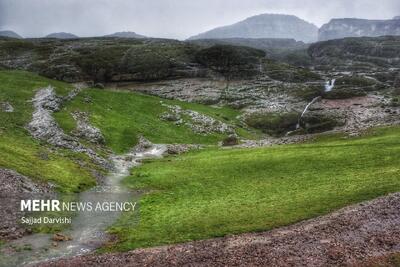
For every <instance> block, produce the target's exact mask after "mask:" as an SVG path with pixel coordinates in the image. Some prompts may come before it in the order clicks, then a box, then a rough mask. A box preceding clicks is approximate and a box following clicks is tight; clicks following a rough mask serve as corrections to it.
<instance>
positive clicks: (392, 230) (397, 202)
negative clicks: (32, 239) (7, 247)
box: [37, 193, 400, 267]
mask: <svg viewBox="0 0 400 267" xmlns="http://www.w3.org/2000/svg"><path fill="white" fill-rule="evenodd" d="M396 252H400V193H396V194H392V195H388V196H385V197H381V198H378V199H375V200H372V201H368V202H364V203H361V204H357V205H353V206H350V207H346V208H344V209H341V210H339V211H337V212H334V213H332V214H329V215H326V216H322V217H319V218H315V219H311V220H307V221H304V222H301V223H297V224H294V225H291V226H288V227H283V228H280V229H276V230H272V231H268V232H263V233H248V234H242V235H237V236H228V237H225V238H217V239H211V240H204V241H196V242H191V243H185V244H179V245H171V246H163V247H157V248H148V249H137V250H133V251H130V252H126V253H113V254H103V255H94V254H92V255H85V256H78V257H74V258H70V259H62V260H57V261H51V262H46V263H42V264H39V265H37V266H41V267H47V266H60V267H61V266H347V265H357V263H359V262H364V261H366V260H368V259H370V258H374V257H378V256H385V255H388V254H390V253H396Z"/></svg>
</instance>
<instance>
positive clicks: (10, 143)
mask: <svg viewBox="0 0 400 267" xmlns="http://www.w3.org/2000/svg"><path fill="white" fill-rule="evenodd" d="M49 84H51V85H53V86H54V87H55V88H56V91H57V93H58V94H60V95H63V94H66V93H67V92H68V91H69V90H70V89H71V87H70V86H69V85H67V84H65V83H61V82H57V81H53V80H49V79H45V78H42V77H40V76H37V75H34V74H31V73H27V72H22V71H0V102H3V101H8V102H9V103H11V105H12V106H13V107H14V109H15V112H13V113H5V112H0V167H1V168H9V169H13V170H16V171H17V172H19V173H21V174H23V175H26V176H29V177H31V178H33V179H36V180H41V181H52V182H54V183H55V184H56V185H58V186H59V189H60V191H65V192H70V191H79V190H81V189H82V188H87V187H88V186H92V185H94V182H95V181H94V179H93V177H92V176H91V175H90V173H89V171H88V170H86V169H83V168H81V167H79V165H78V164H76V163H75V161H76V160H77V159H78V158H79V159H80V160H86V158H85V157H84V156H82V155H78V154H73V153H70V152H68V151H64V150H59V151H58V152H57V153H54V152H52V151H51V150H50V149H49V147H48V146H46V145H44V144H40V143H39V142H37V141H35V140H33V139H32V138H31V137H30V136H29V133H28V132H27V131H26V130H25V128H24V127H25V126H26V124H27V123H28V122H29V120H30V119H31V116H32V111H33V109H32V103H31V102H29V100H30V99H32V97H33V96H34V94H35V91H36V90H37V89H39V88H41V87H45V86H48V85H49Z"/></svg>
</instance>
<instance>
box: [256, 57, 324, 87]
mask: <svg viewBox="0 0 400 267" xmlns="http://www.w3.org/2000/svg"><path fill="white" fill-rule="evenodd" d="M264 70H265V72H266V74H267V75H268V76H269V77H270V78H271V79H274V80H277V81H282V82H293V83H303V82H310V81H318V80H320V79H321V76H319V75H318V74H317V73H314V72H312V71H310V70H308V69H306V68H298V67H294V66H291V65H289V64H285V63H280V62H278V61H274V60H265V61H264Z"/></svg>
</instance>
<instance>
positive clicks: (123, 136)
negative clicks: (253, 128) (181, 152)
mask: <svg viewBox="0 0 400 267" xmlns="http://www.w3.org/2000/svg"><path fill="white" fill-rule="evenodd" d="M88 99H89V102H88ZM160 101H163V103H165V104H168V105H179V106H181V107H182V108H184V109H191V110H195V111H198V112H201V113H202V114H206V115H208V116H211V117H213V118H215V119H218V120H220V121H223V122H225V123H229V124H233V125H235V124H239V122H238V121H237V119H236V117H237V116H238V115H239V112H238V111H236V110H233V109H230V108H213V107H209V106H204V105H200V104H194V103H185V102H180V101H171V100H163V99H161V98H158V97H154V96H147V95H142V94H138V93H132V92H121V91H111V90H98V89H89V90H85V91H83V92H82V93H80V94H79V95H78V97H77V98H75V99H74V100H73V101H72V103H69V104H68V105H67V107H66V108H65V109H64V110H62V111H61V112H59V113H57V114H55V116H56V118H57V120H58V122H59V123H60V125H61V126H62V127H63V128H64V129H65V130H66V131H71V130H73V129H74V127H75V121H74V120H73V119H72V116H71V112H73V111H76V110H79V111H87V112H89V114H90V118H91V121H92V123H93V124H94V125H95V126H97V127H98V128H100V129H101V131H102V133H103V134H104V137H105V140H106V145H107V146H108V147H110V148H111V149H112V150H113V151H114V152H116V153H123V152H126V151H128V150H129V149H130V148H132V147H133V146H134V145H135V144H136V143H137V138H138V136H139V135H143V136H144V137H146V138H147V139H149V140H150V141H152V142H154V143H182V144H214V145H215V144H217V142H218V141H221V140H222V139H223V138H224V137H225V136H226V135H224V134H210V135H202V134H198V133H195V132H193V131H192V130H191V129H190V128H189V127H188V126H186V125H180V126H177V125H175V124H174V122H169V121H164V120H162V119H160V115H161V114H163V113H164V112H166V111H168V108H167V107H164V106H162V105H161V103H160ZM237 132H238V133H239V134H241V135H242V136H245V137H252V134H251V133H249V132H248V131H246V130H244V129H242V128H240V127H239V128H238V130H237Z"/></svg>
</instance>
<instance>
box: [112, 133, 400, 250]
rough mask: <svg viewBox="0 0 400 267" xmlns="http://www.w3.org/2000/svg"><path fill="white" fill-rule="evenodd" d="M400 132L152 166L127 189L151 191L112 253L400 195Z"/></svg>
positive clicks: (196, 155) (126, 220) (122, 226)
mask: <svg viewBox="0 0 400 267" xmlns="http://www.w3.org/2000/svg"><path fill="white" fill-rule="evenodd" d="M399 134H400V128H391V129H390V128H389V129H380V130H376V131H374V132H372V133H369V134H368V135H366V136H364V137H361V138H353V139H346V138H343V137H342V136H340V135H336V136H331V137H323V138H321V139H319V140H317V141H316V142H313V143H309V144H301V145H300V144H297V145H287V146H277V147H272V148H257V149H241V150H238V149H229V150H216V149H211V150H203V151H198V152H192V153H189V154H186V155H183V156H180V157H176V158H164V159H161V160H156V161H151V162H149V163H146V164H144V165H142V166H141V167H139V168H138V169H133V170H132V175H131V176H130V177H128V178H127V179H126V180H125V184H126V185H127V186H129V187H131V188H135V189H146V190H149V191H148V192H149V193H148V194H146V195H144V196H143V198H142V199H141V202H140V223H139V224H137V223H136V224H134V223H133V218H131V217H130V216H129V215H125V216H123V217H122V218H121V219H120V220H119V222H118V223H116V224H115V225H114V226H113V227H112V228H111V229H110V232H111V233H114V234H117V236H118V237H119V238H120V242H119V243H117V244H115V245H114V246H112V247H109V248H107V250H122V251H125V250H129V249H133V248H138V247H147V246H156V245H161V244H169V243H178V242H185V241H189V240H197V239H205V238H211V237H218V236H224V235H228V234H236V233H243V232H250V231H263V230H268V229H272V228H275V227H280V226H284V225H289V224H292V223H295V222H298V221H301V220H304V219H308V218H312V217H316V216H318V215H322V214H326V213H328V212H331V211H333V210H336V209H338V208H341V207H344V206H346V205H349V204H352V203H356V202H360V201H363V200H367V199H372V198H375V197H378V196H381V195H385V194H387V193H390V192H396V191H399V190H400V179H399V178H400V140H399Z"/></svg>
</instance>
